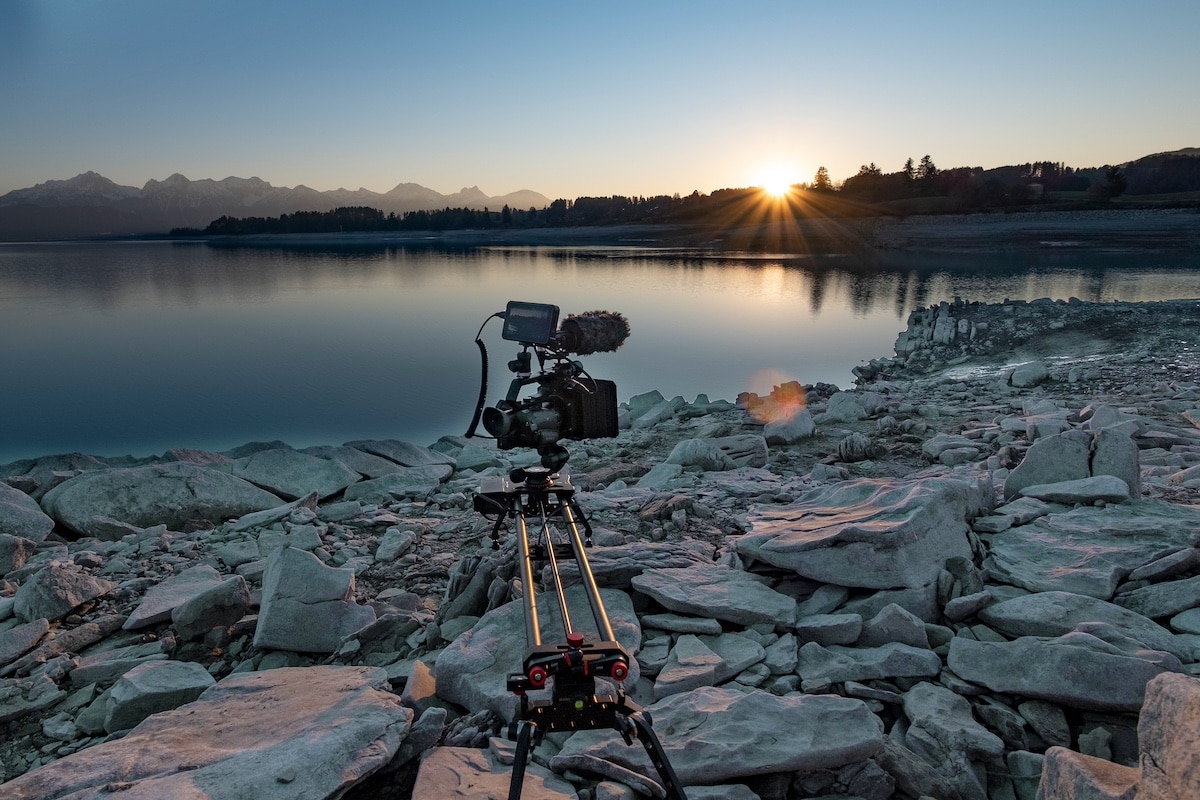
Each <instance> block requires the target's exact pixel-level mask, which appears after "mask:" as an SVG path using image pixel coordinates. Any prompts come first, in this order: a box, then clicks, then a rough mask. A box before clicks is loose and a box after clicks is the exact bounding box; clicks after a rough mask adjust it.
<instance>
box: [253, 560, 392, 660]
mask: <svg viewBox="0 0 1200 800" xmlns="http://www.w3.org/2000/svg"><path fill="white" fill-rule="evenodd" d="M262 587H263V589H262V605H261V608H260V610H259V615H258V627H257V628H256V629H255V631H254V646H255V647H260V648H263V649H267V650H290V651H293V652H301V653H332V652H334V651H335V650H337V648H338V646H339V645H340V644H341V642H342V640H343V639H345V638H346V637H347V636H349V635H350V634H352V633H354V632H355V631H357V630H359V629H360V628H362V627H364V626H366V625H368V624H370V623H372V622H374V621H375V612H374V611H373V610H372V609H371V607H370V606H360V605H359V604H358V603H356V602H354V570H352V569H335V568H333V567H327V566H325V565H324V564H322V563H321V561H320V560H319V559H318V558H317V557H316V556H314V555H313V554H312V553H308V552H305V551H303V550H297V549H295V548H293V547H281V548H279V549H278V550H276V551H275V552H273V553H272V554H271V555H270V557H269V558H268V559H267V566H266V571H265V572H264V573H263V579H262Z"/></svg>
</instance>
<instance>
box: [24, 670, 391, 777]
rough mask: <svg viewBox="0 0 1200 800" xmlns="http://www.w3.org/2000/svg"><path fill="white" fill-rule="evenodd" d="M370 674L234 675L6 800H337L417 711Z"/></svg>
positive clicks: (39, 773)
mask: <svg viewBox="0 0 1200 800" xmlns="http://www.w3.org/2000/svg"><path fill="white" fill-rule="evenodd" d="M386 682H387V673H386V672H384V671H383V670H382V669H375V668H371V667H340V668H338V667H308V668H303V669H299V668H297V669H273V670H267V671H264V672H256V673H248V674H239V675H233V676H230V677H228V678H226V679H224V680H223V681H221V682H220V683H219V684H217V685H216V686H213V687H211V688H209V689H208V690H207V691H206V692H205V693H204V694H203V695H201V696H200V698H199V699H198V700H197V701H195V702H192V703H190V704H188V705H187V706H186V707H184V708H179V709H175V710H173V711H165V712H162V713H159V714H155V715H153V716H151V717H149V718H148V719H146V721H144V722H142V723H141V724H140V725H138V726H137V727H136V728H134V729H133V730H132V731H130V732H129V733H128V734H126V735H125V736H124V737H123V738H121V739H116V740H113V741H107V742H103V743H100V744H95V745H93V746H91V747H89V748H87V749H85V750H81V751H79V752H78V753H74V754H72V755H70V756H67V757H65V758H61V759H59V760H57V761H54V762H52V763H50V764H47V765H45V766H43V767H40V768H39V769H36V770H33V771H31V772H27V773H25V774H24V775H22V776H20V777H18V778H15V779H13V780H11V781H9V782H8V783H6V784H4V791H5V798H6V800H45V798H50V797H68V796H69V797H71V798H73V799H74V798H78V800H102V798H106V797H111V795H112V791H111V790H112V789H113V787H118V786H119V787H121V791H120V794H121V796H122V798H128V800H158V798H163V797H180V798H183V797H229V798H233V797H253V798H255V799H256V800H311V798H330V797H340V796H341V795H342V794H344V793H345V792H346V791H347V790H348V789H349V788H350V787H352V786H354V785H355V784H357V783H358V782H360V781H361V780H363V778H365V777H366V776H368V775H370V774H371V773H372V772H374V771H376V770H378V769H380V768H381V767H383V766H384V765H385V764H387V763H388V762H389V761H390V760H391V758H392V756H393V755H394V754H395V753H396V751H397V749H398V748H399V746H400V743H401V741H403V739H404V737H405V735H406V734H407V733H408V730H409V728H410V726H411V724H412V712H411V711H409V710H408V709H406V708H404V707H403V706H402V705H400V698H399V697H397V696H396V695H395V694H394V693H392V692H390V691H387V683H386Z"/></svg>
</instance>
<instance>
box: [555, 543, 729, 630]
mask: <svg viewBox="0 0 1200 800" xmlns="http://www.w3.org/2000/svg"><path fill="white" fill-rule="evenodd" d="M588 563H589V565H590V566H591V568H592V575H593V576H594V577H595V578H596V583H597V584H599V585H600V586H611V587H613V588H618V589H628V588H629V587H630V585H631V582H632V580H633V578H634V576H636V575H641V574H642V573H643V572H645V571H646V570H650V569H685V568H689V567H693V566H700V565H704V566H707V565H710V564H712V555H711V552H710V551H708V549H707V548H703V547H695V546H690V545H689V543H686V542H685V543H682V544H680V543H675V542H643V541H639V542H637V543H636V544H622V545H613V546H611V547H593V548H592V549H591V550H589V551H588ZM560 566H561V567H562V571H563V575H564V576H567V577H568V578H571V579H574V578H575V577H576V576H577V575H578V574H579V569H578V567H576V566H575V563H574V561H572V562H570V563H567V564H562V565H560ZM700 616H704V617H708V618H709V619H711V615H709V614H706V613H702V614H700Z"/></svg>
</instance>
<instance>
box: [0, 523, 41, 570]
mask: <svg viewBox="0 0 1200 800" xmlns="http://www.w3.org/2000/svg"><path fill="white" fill-rule="evenodd" d="M0 525H3V523H0ZM36 551H37V542H35V541H33V540H32V539H26V538H25V537H23V536H12V535H10V534H7V533H0V577H3V576H5V575H7V574H8V573H10V572H13V571H14V570H18V569H20V568H21V567H23V566H25V562H27V561H29V559H30V558H32V557H33V554H34V553H35V552H36Z"/></svg>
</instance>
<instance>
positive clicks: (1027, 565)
mask: <svg viewBox="0 0 1200 800" xmlns="http://www.w3.org/2000/svg"><path fill="white" fill-rule="evenodd" d="M1198 529H1200V509H1197V508H1193V507H1189V506H1183V505H1178V504H1173V503H1166V502H1162V501H1157V500H1139V501H1137V502H1134V503H1121V504H1119V505H1111V506H1108V507H1106V508H1091V507H1083V508H1077V509H1074V510H1073V511H1069V512H1067V513H1064V514H1050V515H1047V516H1044V517H1040V518H1038V519H1036V520H1034V521H1033V522H1031V523H1029V524H1028V525H1021V526H1019V527H1016V528H1012V529H1011V530H1007V531H1005V532H1004V533H1000V534H997V535H995V536H993V537H990V542H989V544H990V545H991V547H990V554H989V555H988V557H987V558H986V559H985V560H984V564H983V566H984V572H985V574H986V575H987V576H988V578H989V579H990V581H993V582H997V583H1008V584H1012V585H1013V586H1020V587H1021V588H1024V589H1028V590H1030V591H1032V592H1052V591H1064V592H1072V593H1074V594H1083V595H1087V596H1089V597H1097V598H1099V599H1101V600H1109V599H1111V598H1112V596H1113V592H1115V591H1116V588H1117V585H1118V584H1119V583H1120V582H1121V581H1122V580H1123V579H1124V578H1125V577H1126V576H1127V575H1128V574H1129V573H1130V572H1132V571H1133V570H1135V569H1137V568H1138V567H1141V566H1143V565H1145V564H1149V563H1151V562H1153V561H1156V560H1157V559H1159V558H1161V557H1162V555H1163V554H1164V553H1170V552H1174V551H1176V550H1180V549H1182V548H1184V547H1191V546H1192V545H1193V544H1194V540H1195V532H1196V530H1198Z"/></svg>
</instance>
